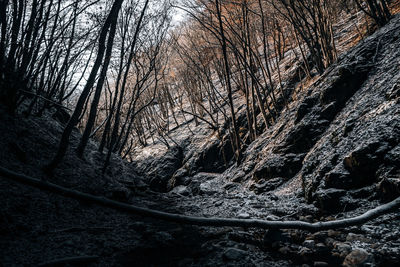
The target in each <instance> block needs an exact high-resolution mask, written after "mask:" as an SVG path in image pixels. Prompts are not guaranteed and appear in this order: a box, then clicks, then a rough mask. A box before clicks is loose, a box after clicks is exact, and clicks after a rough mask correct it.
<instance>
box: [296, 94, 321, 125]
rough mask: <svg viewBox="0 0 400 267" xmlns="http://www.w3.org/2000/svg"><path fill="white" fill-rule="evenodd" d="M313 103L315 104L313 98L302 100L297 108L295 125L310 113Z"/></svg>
mask: <svg viewBox="0 0 400 267" xmlns="http://www.w3.org/2000/svg"><path fill="white" fill-rule="evenodd" d="M315 102H316V99H315V98H311V97H307V98H305V99H304V101H303V103H301V104H300V105H299V107H298V110H297V113H296V119H295V123H298V122H299V121H301V120H302V119H303V118H304V116H305V115H307V114H308V113H309V112H310V110H311V108H312V107H313V105H314V104H315Z"/></svg>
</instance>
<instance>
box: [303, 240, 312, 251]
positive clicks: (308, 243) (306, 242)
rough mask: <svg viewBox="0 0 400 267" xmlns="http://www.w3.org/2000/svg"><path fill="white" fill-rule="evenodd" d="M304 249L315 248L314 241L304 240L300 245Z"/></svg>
mask: <svg viewBox="0 0 400 267" xmlns="http://www.w3.org/2000/svg"><path fill="white" fill-rule="evenodd" d="M302 245H303V246H304V247H306V248H309V249H313V248H314V247H315V241H314V240H312V239H310V240H305V241H304V242H303V244H302Z"/></svg>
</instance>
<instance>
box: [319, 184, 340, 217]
mask: <svg viewBox="0 0 400 267" xmlns="http://www.w3.org/2000/svg"><path fill="white" fill-rule="evenodd" d="M346 193H347V192H346V190H344V189H336V188H328V189H320V190H319V191H317V192H316V193H315V197H316V199H317V204H318V207H319V208H320V209H322V210H324V211H328V212H335V211H339V210H342V206H343V205H342V203H341V201H342V197H344V196H345V195H346Z"/></svg>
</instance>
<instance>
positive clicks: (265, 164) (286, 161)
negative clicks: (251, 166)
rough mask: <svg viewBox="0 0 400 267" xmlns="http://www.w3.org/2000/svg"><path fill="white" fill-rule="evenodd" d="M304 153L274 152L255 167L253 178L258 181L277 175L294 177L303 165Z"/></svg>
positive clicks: (285, 177)
mask: <svg viewBox="0 0 400 267" xmlns="http://www.w3.org/2000/svg"><path fill="white" fill-rule="evenodd" d="M303 158H304V154H286V155H284V156H283V155H278V154H272V155H270V156H269V157H268V158H266V159H265V160H264V161H261V162H260V163H258V164H257V166H256V167H255V171H254V175H253V178H254V179H255V180H256V181H260V180H262V179H264V180H270V179H273V178H277V177H283V178H284V179H289V178H292V177H293V176H294V175H296V173H297V172H298V171H300V169H301V167H302V166H303V164H302V162H303Z"/></svg>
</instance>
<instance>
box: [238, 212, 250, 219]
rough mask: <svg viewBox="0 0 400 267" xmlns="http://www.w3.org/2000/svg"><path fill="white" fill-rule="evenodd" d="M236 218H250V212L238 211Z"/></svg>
mask: <svg viewBox="0 0 400 267" xmlns="http://www.w3.org/2000/svg"><path fill="white" fill-rule="evenodd" d="M237 217H238V219H249V218H250V214H248V213H245V212H244V213H239V215H238V216H237Z"/></svg>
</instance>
